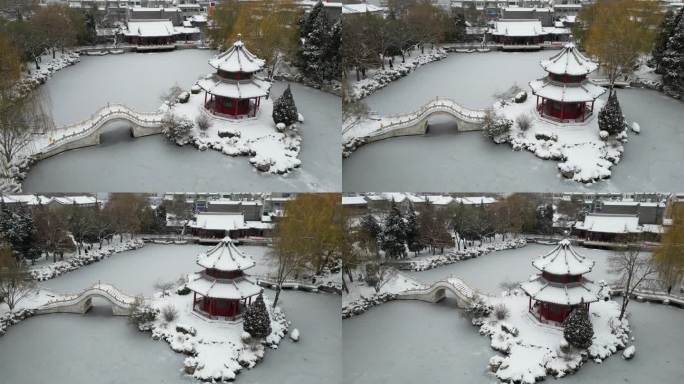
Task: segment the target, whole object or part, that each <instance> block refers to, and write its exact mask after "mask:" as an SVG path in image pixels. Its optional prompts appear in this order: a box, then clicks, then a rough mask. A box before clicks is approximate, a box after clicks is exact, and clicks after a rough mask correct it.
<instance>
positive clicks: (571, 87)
mask: <svg viewBox="0 0 684 384" xmlns="http://www.w3.org/2000/svg"><path fill="white" fill-rule="evenodd" d="M530 88H532V93H533V94H535V95H537V96H540V97H543V98H545V99H550V100H556V101H561V102H568V103H580V102H586V101H594V100H596V99H598V98H599V97H601V95H603V94H604V93H605V92H606V89H605V88H603V87H600V86H598V85H596V84H592V83H590V82H588V81H584V82H582V83H580V84H565V83H558V82H555V81H553V80H550V79H549V78H548V77H544V78H541V79H537V80H534V81H530Z"/></svg>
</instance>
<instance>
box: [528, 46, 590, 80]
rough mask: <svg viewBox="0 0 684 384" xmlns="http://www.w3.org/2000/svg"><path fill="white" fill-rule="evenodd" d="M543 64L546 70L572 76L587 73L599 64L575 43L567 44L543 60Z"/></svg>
mask: <svg viewBox="0 0 684 384" xmlns="http://www.w3.org/2000/svg"><path fill="white" fill-rule="evenodd" d="M541 66H542V68H544V70H545V71H546V72H550V73H555V74H558V75H571V76H579V75H586V74H589V73H591V72H594V71H595V70H596V69H597V68H598V64H597V63H596V62H594V61H591V60H589V59H588V58H587V57H586V56H584V55H583V54H582V53H581V52H580V51H579V50H578V49H577V48H576V47H575V44H573V43H568V44H566V45H565V46H564V47H563V49H561V51H560V52H558V53H557V54H555V55H553V56H552V57H551V58H549V59H546V60H542V61H541Z"/></svg>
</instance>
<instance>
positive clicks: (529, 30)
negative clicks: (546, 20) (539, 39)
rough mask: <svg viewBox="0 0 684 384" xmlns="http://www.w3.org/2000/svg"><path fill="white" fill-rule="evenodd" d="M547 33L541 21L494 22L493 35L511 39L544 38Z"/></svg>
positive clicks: (513, 20)
mask: <svg viewBox="0 0 684 384" xmlns="http://www.w3.org/2000/svg"><path fill="white" fill-rule="evenodd" d="M546 34H547V33H546V32H545V31H544V28H543V27H542V23H541V21H539V20H536V19H535V20H526V19H501V20H499V21H496V22H494V28H493V29H492V35H495V36H509V37H530V36H542V35H546Z"/></svg>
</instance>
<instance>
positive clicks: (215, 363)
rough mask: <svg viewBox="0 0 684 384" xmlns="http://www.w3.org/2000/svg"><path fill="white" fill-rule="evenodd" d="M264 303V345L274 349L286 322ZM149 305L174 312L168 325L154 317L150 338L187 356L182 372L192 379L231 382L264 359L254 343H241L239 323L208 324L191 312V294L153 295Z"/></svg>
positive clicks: (214, 322)
mask: <svg viewBox="0 0 684 384" xmlns="http://www.w3.org/2000/svg"><path fill="white" fill-rule="evenodd" d="M264 302H265V304H266V307H267V308H268V310H269V317H270V320H271V334H270V335H269V336H268V337H267V338H266V340H265V341H264V344H265V345H266V346H268V347H270V348H273V349H276V348H278V344H279V343H280V341H281V339H282V338H283V337H284V336H285V334H286V333H287V331H288V327H289V323H288V321H287V320H286V319H285V314H284V313H283V312H282V311H281V310H280V307H276V308H275V309H273V308H272V307H271V304H270V301H269V300H268V299H267V298H265V299H264ZM151 305H152V307H154V308H156V309H159V310H160V311H161V310H162V309H163V308H164V307H166V306H169V305H171V306H173V307H174V308H175V309H176V310H177V311H178V313H177V316H176V318H175V319H174V320H173V321H171V322H166V321H165V320H164V319H163V316H158V318H157V320H155V321H154V323H153V324H152V329H151V331H152V338H154V339H162V340H164V341H166V342H167V343H169V346H170V347H171V349H173V350H174V351H175V352H179V353H184V354H186V355H188V357H187V358H186V359H185V361H184V366H185V372H186V373H188V374H191V375H192V376H193V377H195V378H196V379H199V380H202V381H209V382H221V381H229V380H234V379H235V377H236V375H237V374H238V373H239V372H240V370H241V369H242V368H243V367H247V368H253V367H254V366H255V365H256V363H257V362H258V361H259V360H261V359H262V358H263V357H264V354H265V349H264V345H263V344H261V343H256V345H255V346H254V347H252V346H251V345H250V343H245V342H243V340H242V338H241V336H242V333H243V324H242V321H235V322H227V321H226V322H224V321H209V320H207V319H204V318H202V317H200V316H199V315H197V314H196V313H195V312H193V310H192V296H191V295H178V294H176V293H173V294H171V295H168V296H164V297H160V296H159V295H156V297H155V298H153V299H152V300H151ZM188 331H189V332H188ZM193 333H194V334H193Z"/></svg>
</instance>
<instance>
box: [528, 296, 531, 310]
mask: <svg viewBox="0 0 684 384" xmlns="http://www.w3.org/2000/svg"><path fill="white" fill-rule="evenodd" d="M529 298H530V301H529V303H528V304H527V310H528V311H531V310H532V296H530V297H529Z"/></svg>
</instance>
